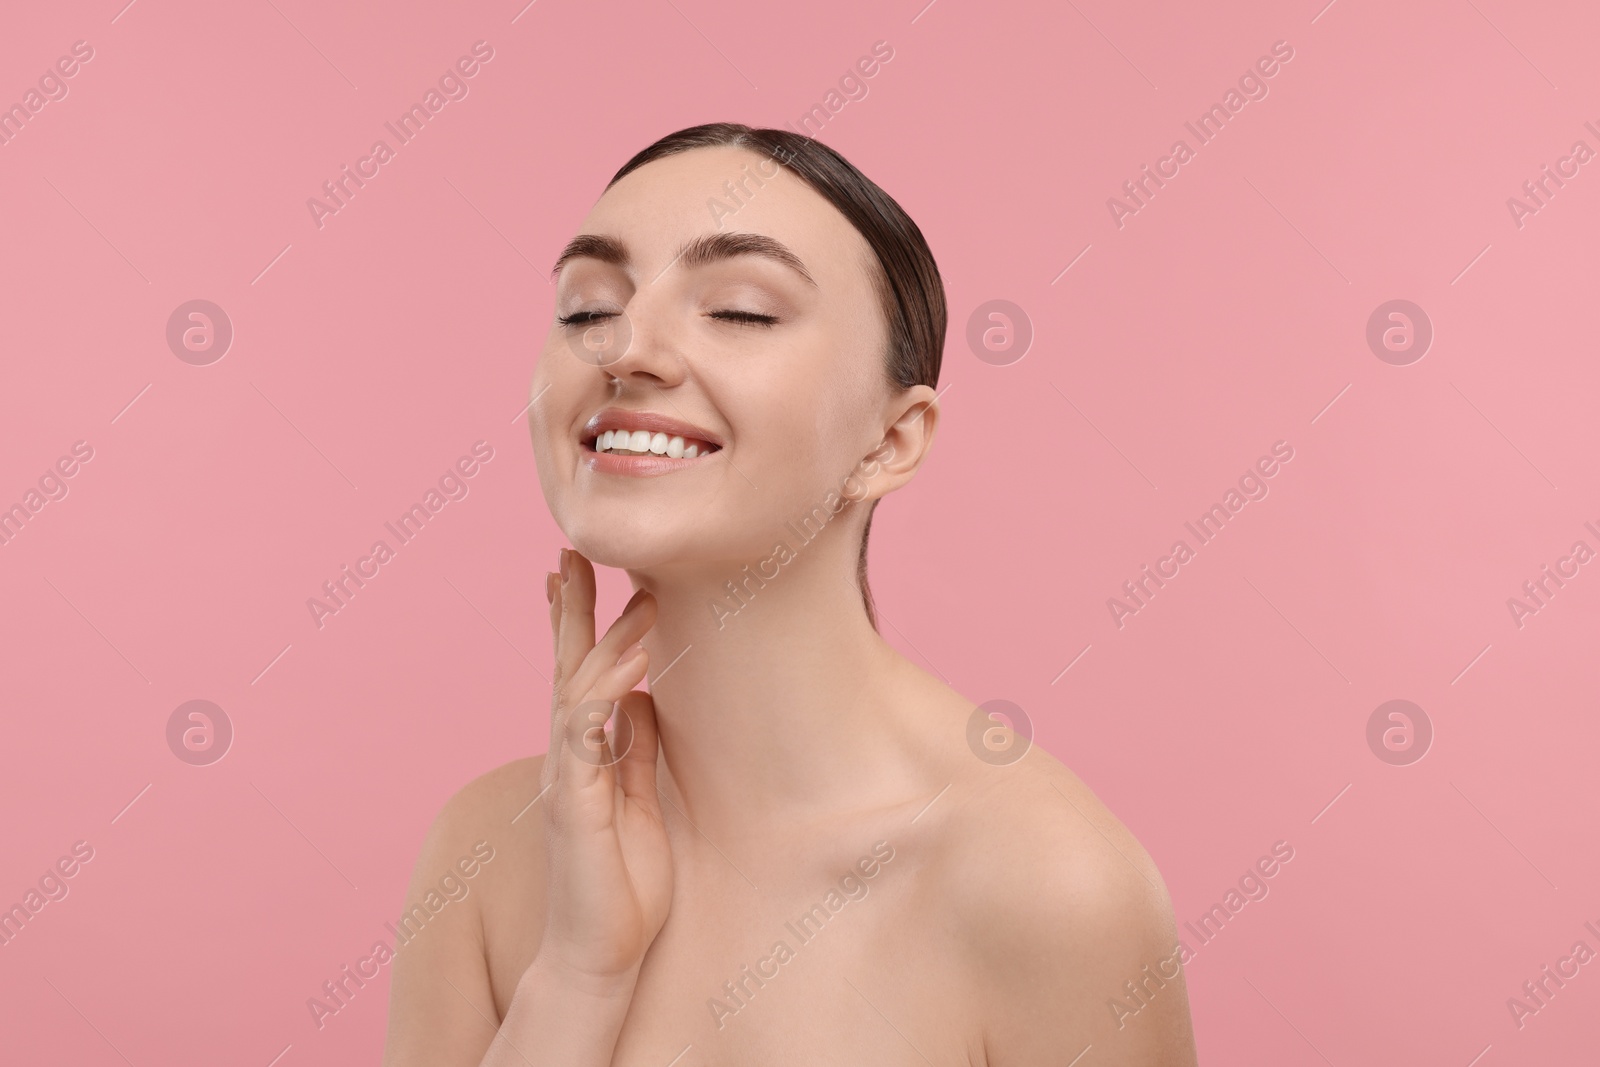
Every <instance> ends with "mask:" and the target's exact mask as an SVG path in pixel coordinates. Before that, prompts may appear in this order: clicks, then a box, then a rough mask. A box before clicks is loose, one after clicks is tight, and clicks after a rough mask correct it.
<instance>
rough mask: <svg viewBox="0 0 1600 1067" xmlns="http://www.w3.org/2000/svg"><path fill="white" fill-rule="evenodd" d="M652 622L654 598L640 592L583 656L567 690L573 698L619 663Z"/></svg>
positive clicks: (653, 622) (585, 690)
mask: <svg viewBox="0 0 1600 1067" xmlns="http://www.w3.org/2000/svg"><path fill="white" fill-rule="evenodd" d="M655 623H656V598H655V597H654V596H652V595H650V593H648V592H647V591H645V590H643V589H640V590H639V591H638V592H636V593H634V594H633V596H632V598H631V599H629V601H628V603H627V605H626V606H625V607H623V609H622V613H621V614H620V615H618V616H617V618H616V619H615V621H613V622H612V623H611V626H610V627H609V628H608V629H607V630H606V633H605V636H604V637H602V638H601V639H600V641H599V643H598V644H596V645H595V646H594V648H593V649H592V650H591V651H590V652H589V654H588V655H587V656H585V657H584V661H583V663H582V664H580V665H579V667H578V672H577V673H576V674H574V675H573V676H572V681H571V683H570V685H569V686H568V687H567V691H568V692H569V693H571V694H574V695H576V694H586V693H587V692H588V690H589V688H590V687H591V686H593V685H594V682H595V680H596V679H597V678H598V677H599V676H600V675H601V674H602V673H604V672H605V671H607V670H609V669H610V668H611V666H612V664H614V663H617V662H619V660H620V658H621V657H622V655H623V654H624V652H625V651H626V649H627V648H628V647H629V646H631V645H633V644H634V643H635V642H637V641H639V640H640V639H641V638H643V637H644V635H645V634H646V633H647V632H648V631H649V629H650V627H652V626H654V625H655Z"/></svg>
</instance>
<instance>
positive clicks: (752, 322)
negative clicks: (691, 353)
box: [556, 309, 778, 326]
mask: <svg viewBox="0 0 1600 1067" xmlns="http://www.w3.org/2000/svg"><path fill="white" fill-rule="evenodd" d="M617 314H618V313H617V312H615V311H574V312H573V313H572V314H571V315H557V316H556V321H557V322H559V323H560V324H561V325H563V326H587V325H588V324H589V323H592V322H596V321H598V320H600V319H610V318H615V317H616V316H617ZM709 314H710V317H711V318H713V319H717V320H719V321H722V322H730V323H734V324H735V325H739V326H774V325H776V324H777V322H778V318H777V316H776V315H763V314H761V313H760V312H757V311H738V310H734V309H727V310H722V311H713V312H710V313H709Z"/></svg>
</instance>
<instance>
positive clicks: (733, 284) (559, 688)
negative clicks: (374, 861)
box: [385, 123, 1195, 1067]
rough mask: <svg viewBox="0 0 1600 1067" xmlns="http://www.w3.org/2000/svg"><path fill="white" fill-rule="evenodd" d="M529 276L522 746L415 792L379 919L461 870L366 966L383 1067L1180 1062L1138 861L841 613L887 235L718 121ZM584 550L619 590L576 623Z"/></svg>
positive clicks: (1081, 804)
mask: <svg viewBox="0 0 1600 1067" xmlns="http://www.w3.org/2000/svg"><path fill="white" fill-rule="evenodd" d="M556 275H557V278H558V284H557V290H556V297H555V300H556V313H557V321H556V322H555V323H554V324H553V326H552V328H551V331H550V334H549V337H548V338H547V340H546V342H545V347H544V351H543V353H542V355H541V358H540V360H539V364H538V368H537V370H536V371H535V374H534V380H533V395H534V398H535V399H534V404H533V406H532V409H531V416H530V422H531V425H532V432H533V444H534V450H535V454H536V456H537V460H538V469H539V477H540V482H541V484H542V486H543V489H544V494H545V499H546V501H547V503H548V504H549V507H550V511H551V514H552V515H553V516H554V518H555V520H556V522H557V524H558V525H559V526H560V527H561V529H562V531H563V533H565V534H566V536H567V537H568V539H570V541H571V542H572V544H573V545H575V546H577V550H576V551H574V550H563V551H562V552H561V557H560V561H559V567H558V570H557V571H556V572H553V573H551V574H550V575H548V576H547V588H546V592H547V594H548V596H549V599H550V622H551V627H552V629H553V631H554V639H555V678H554V696H553V703H552V724H551V734H550V747H549V752H548V754H547V755H544V756H537V757H534V758H532V759H522V760H517V761H514V762H512V763H509V764H507V765H505V766H503V767H501V768H499V769H497V770H494V771H492V772H490V773H488V774H486V775H484V776H483V777H481V778H479V779H477V780H476V781H474V782H472V783H470V784H469V785H467V786H466V787H465V788H464V789H463V790H461V792H460V793H458V794H457V795H455V796H454V797H452V798H451V799H450V800H449V801H448V802H447V803H446V804H445V806H444V808H443V810H442V811H441V812H440V814H439V816H438V818H437V820H436V822H435V824H434V826H433V828H432V830H431V831H430V833H429V835H428V838H427V841H426V843H425V845H424V846H423V849H422V854H421V856H420V857H419V859H418V862H417V866H416V871H415V874H414V876H413V880H412V885H411V890H410V895H409V896H408V902H410V901H416V900H419V899H421V898H422V896H423V894H424V893H426V892H427V891H428V890H429V889H430V888H431V887H432V885H433V884H434V883H435V882H436V881H437V880H438V879H439V877H440V873H441V872H449V871H451V870H452V869H453V865H454V864H455V863H456V861H457V859H458V858H459V857H462V856H466V855H468V854H470V853H471V852H472V850H473V848H474V847H475V846H476V847H478V848H480V849H483V850H492V852H493V856H494V858H493V860H492V861H491V862H489V863H486V864H483V865H482V867H481V868H479V869H477V871H476V878H475V879H474V885H473V887H472V891H471V892H470V893H468V894H467V895H466V896H464V897H461V898H460V899H459V901H456V902H452V903H451V904H450V905H449V907H445V908H442V909H440V910H439V911H438V912H437V914H436V915H434V916H433V917H431V918H427V913H426V912H423V916H424V918H426V921H427V926H426V929H423V930H420V931H419V932H416V933H415V934H414V936H412V937H411V939H410V940H409V941H407V943H406V945H405V948H404V950H403V951H399V952H397V954H396V959H395V961H394V964H393V970H394V976H393V988H392V997H391V1005H390V1022H389V1040H388V1048H387V1053H386V1058H385V1063H386V1064H388V1065H390V1067H402V1065H403V1067H410V1065H413V1064H415V1065H424V1064H425V1065H428V1067H441V1065H458V1064H459V1065H461V1067H468V1065H477V1064H483V1065H485V1067H498V1065H513V1064H534V1065H540V1067H542V1065H545V1064H560V1065H562V1067H590V1065H602V1064H612V1063H615V1064H626V1065H630V1067H631V1065H640V1067H699V1065H711V1064H750V1063H778V1062H782V1063H805V1064H815V1063H852V1064H854V1063H874V1064H879V1065H885V1067H887V1065H900V1064H905V1065H912V1064H933V1065H937V1067H944V1065H945V1064H952V1065H953V1064H987V1065H991V1067H1009V1065H1029V1067H1032V1065H1036V1064H1044V1063H1052V1064H1060V1065H1062V1067H1065V1065H1066V1064H1068V1063H1069V1062H1076V1061H1075V1060H1074V1057H1077V1056H1080V1055H1083V1056H1084V1057H1085V1058H1084V1059H1083V1061H1082V1062H1083V1064H1084V1067H1091V1065H1094V1067H1099V1065H1103V1064H1129V1065H1132V1064H1139V1065H1141V1067H1149V1065H1173V1067H1178V1065H1188V1064H1193V1063H1194V1062H1195V1052H1194V1045H1193V1038H1192V1036H1191V1031H1190V1022H1189V1014H1188V1003H1187V997H1186V993H1185V989H1184V983H1183V977H1182V973H1181V971H1180V970H1178V969H1177V966H1176V964H1175V963H1171V964H1169V963H1167V962H1166V961H1169V960H1171V959H1173V958H1174V952H1173V950H1174V948H1175V946H1176V945H1177V938H1176V934H1175V927H1174V924H1173V919H1172V909H1171V905H1170V902H1169V900H1168V897H1167V894H1166V891H1165V889H1164V887H1163V884H1162V882H1161V877H1160V875H1159V873H1158V872H1157V870H1156V868H1155V866H1154V864H1152V863H1151V861H1150V858H1149V856H1148V855H1147V854H1146V853H1145V851H1144V850H1143V849H1142V848H1141V847H1140V846H1139V844H1138V842H1137V841H1135V840H1134V839H1133V837H1132V836H1131V835H1130V834H1129V833H1128V831H1127V830H1126V829H1124V828H1123V827H1122V825H1121V824H1120V823H1119V822H1118V821H1117V820H1116V819H1115V818H1114V817H1113V816H1112V815H1111V814H1110V813H1109V812H1107V811H1106V809H1105V808H1104V807H1103V806H1102V805H1101V804H1100V803H1099V802H1098V801H1097V800H1096V799H1095V797H1094V796H1093V795H1092V794H1091V793H1090V792H1089V790H1088V789H1087V788H1086V787H1085V786H1084V785H1083V783H1082V782H1080V781H1079V780H1078V779H1077V778H1076V777H1075V776H1074V775H1072V774H1071V773H1070V772H1069V771H1067V770H1066V769H1065V768H1064V767H1062V766H1061V765H1060V764H1059V763H1057V762H1056V761H1055V760H1053V759H1051V758H1050V757H1049V756H1048V755H1046V754H1045V753H1044V752H1043V751H1042V750H1037V749H1027V748H1025V747H1023V746H1026V740H1025V739H1023V738H1019V737H1017V736H1015V735H1013V734H1011V733H1010V732H1009V731H1007V730H1006V729H1005V728H1004V727H1001V726H999V725H997V724H995V723H993V722H992V721H990V720H988V719H987V717H986V716H985V715H984V713H983V712H981V711H978V712H975V709H974V707H973V705H972V703H971V702H970V701H968V700H967V699H966V698H964V697H962V696H961V695H960V694H958V693H956V692H954V691H953V690H951V689H950V688H949V687H948V686H946V685H944V684H942V683H941V682H939V681H937V680H936V679H934V678H933V677H931V676H929V675H928V674H927V673H926V672H924V671H922V670H921V669H919V668H918V667H916V666H914V665H913V664H912V663H910V662H909V661H908V660H906V659H905V658H904V657H903V656H901V655H900V654H899V653H898V652H896V651H895V649H894V648H893V647H891V646H890V645H889V644H888V643H887V642H886V641H884V640H883V638H882V637H880V636H879V634H878V631H877V628H876V618H875V614H874V610H873V603H872V597H871V595H870V592H869V591H868V588H867V584H866V570H865V568H866V558H867V557H866V539H867V533H868V530H869V528H870V520H871V515H872V510H873V508H874V507H875V506H876V504H877V501H878V500H879V499H881V498H882V497H883V496H884V495H886V494H887V493H889V492H892V491H893V490H895V489H897V488H899V487H900V486H902V485H904V484H906V483H907V482H908V481H910V480H911V477H912V476H913V475H914V474H915V473H916V471H917V469H918V467H919V466H920V465H921V464H922V462H923V460H924V459H926V458H927V455H928V452H929V449H930V448H931V446H932V443H933V437H934V431H935V428H936V427H937V425H938V420H939V409H938V406H937V404H936V394H935V391H934V385H935V383H936V382H937V379H938V371H939V361H940V355H941V351H942V347H943V342H944V332H945V304H944V293H943V286H942V283H941V281H940V278H939V273H938V270H937V268H936V266H935V264H934V261H933V258H932V255H931V254H930V252H929V251H928V248H927V245H926V243H925V242H924V240H923V237H922V234H921V232H920V231H919V230H918V228H917V227H916V225H915V224H914V223H913V222H912V221H911V219H910V218H909V217H907V216H906V214H905V213H904V212H903V211H902V210H901V209H900V207H899V205H897V204H896V203H895V202H894V201H893V200H892V199H891V198H890V197H889V196H888V195H887V194H885V193H884V192H883V191H882V190H880V189H879V188H878V187H877V186H876V185H874V184H872V183H871V182H870V181H868V180H867V179H866V178H865V177H864V176H862V175H861V174H860V173H859V172H858V171H857V170H856V169H855V168H854V167H852V166H851V165H850V164H849V163H848V162H846V161H845V160H844V159H843V158H842V157H840V156H839V155H837V154H836V153H834V152H833V151H832V150H831V149H829V148H827V147H825V146H823V145H822V144H820V143H819V142H816V141H813V140H811V139H809V138H805V137H802V136H799V135H797V134H793V133H788V132H784V131H778V130H766V129H751V128H750V127H746V126H740V125H735V124H729V123H718V124H713V125H707V126H699V127H694V128H692V129H688V130H682V131H679V132H678V133H675V134H672V135H670V136H668V137H665V138H663V139H662V140H660V141H658V142H656V143H655V144H654V145H651V146H650V147H649V148H647V149H645V150H644V151H643V152H641V153H639V154H638V155H637V156H635V157H634V158H633V159H632V160H630V161H629V162H628V164H627V165H626V166H624V167H623V168H622V170H621V171H619V172H618V173H617V175H616V177H615V178H613V179H612V181H611V183H610V185H608V186H607V189H606V191H605V193H604V195H602V196H601V198H600V199H599V201H598V202H597V203H596V204H595V206H594V208H593V209H592V210H591V211H590V213H589V215H588V217H587V218H586V219H585V220H584V222H583V224H582V226H581V227H580V233H579V235H578V236H577V237H576V238H574V239H573V240H572V241H571V242H570V243H569V244H568V246H567V248H566V249H565V251H564V252H563V254H562V255H561V257H560V259H559V260H558V262H557V264H556ZM591 560H592V561H594V562H597V563H600V564H603V565H605V566H610V567H617V568H621V569H624V570H626V571H627V573H628V576H629V578H630V580H631V581H632V583H633V585H634V586H635V588H636V590H637V592H636V593H635V594H634V596H633V599H632V600H630V601H629V602H628V605H627V607H626V608H625V609H624V611H623V612H622V614H621V615H620V617H618V618H617V619H616V621H614V622H613V623H612V624H611V626H610V627H609V628H608V629H607V630H606V632H605V634H604V635H603V636H602V637H601V638H600V640H599V641H598V642H597V641H596V640H595V619H594V595H595V575H594V569H593V566H592V565H591V562H590V561H591ZM975 562H976V563H977V564H978V565H979V566H982V564H983V559H982V556H981V555H980V556H979V557H978V558H977V559H976V560H975ZM957 622H958V621H957V620H952V624H957ZM646 680H648V681H649V691H648V692H644V691H640V690H635V689H634V686H636V685H638V684H639V683H640V682H641V681H646ZM614 704H616V705H617V706H618V707H619V709H620V713H619V714H617V715H616V716H615V717H614V726H613V735H614V736H611V737H609V738H608V737H607V736H606V735H605V734H604V733H603V732H602V730H601V729H600V724H601V723H604V722H605V721H606V719H607V718H608V716H611V714H612V708H613V705H614ZM996 746H999V747H998V748H997V747H996ZM1006 746H1011V747H1009V748H1007V747H1006ZM997 751H998V752H1000V753H1001V755H999V756H997V755H996V752H997ZM1006 753H1010V754H1009V755H1007V754H1006ZM1017 755H1020V756H1021V757H1022V758H1015V756H1017ZM485 842H486V843H487V844H484V843H485ZM481 854H482V853H481V852H480V855H481ZM463 869H464V868H463ZM408 929H410V928H408ZM1158 972H1159V973H1158Z"/></svg>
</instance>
